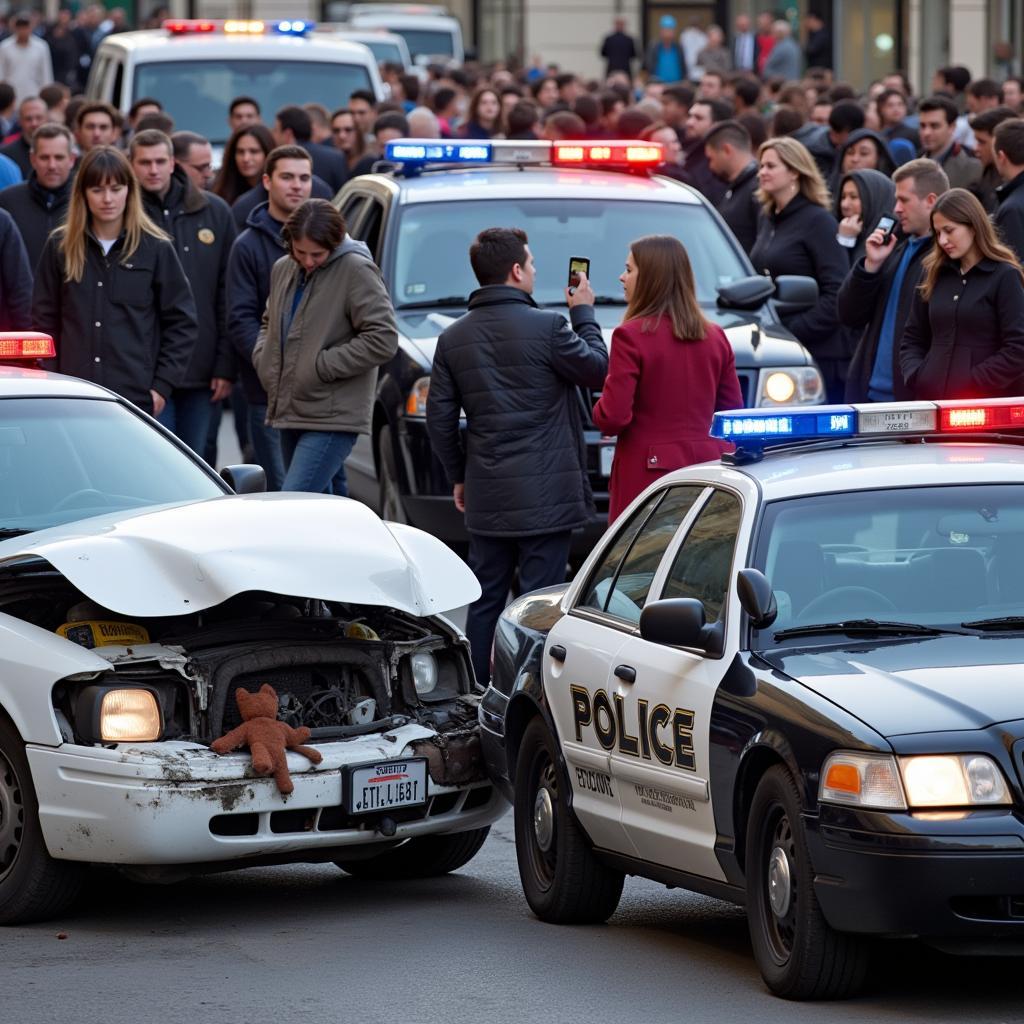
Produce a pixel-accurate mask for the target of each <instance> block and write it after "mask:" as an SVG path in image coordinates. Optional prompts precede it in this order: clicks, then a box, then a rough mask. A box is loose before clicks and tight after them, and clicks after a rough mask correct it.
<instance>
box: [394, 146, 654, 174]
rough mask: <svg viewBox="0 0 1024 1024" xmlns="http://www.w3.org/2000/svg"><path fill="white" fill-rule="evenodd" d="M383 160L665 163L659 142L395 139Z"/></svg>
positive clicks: (416, 163)
mask: <svg viewBox="0 0 1024 1024" xmlns="http://www.w3.org/2000/svg"><path fill="white" fill-rule="evenodd" d="M384 159H385V160H389V161H391V162H392V163H399V164H402V165H403V166H405V167H409V168H415V167H425V166H426V165H427V164H488V163H491V164H517V165H522V164H546V165H548V166H552V165H553V166H555V167H609V168H616V169H619V170H634V169H636V170H643V169H645V168H649V167H654V166H656V165H657V164H660V163H662V162H663V161H664V159H665V156H664V151H663V149H662V146H661V144H660V143H650V142H629V141H620V142H603V141H601V142H597V141H581V142H545V141H543V140H538V141H535V142H534V141H531V142H516V141H514V140H509V139H498V140H495V141H490V140H486V139H485V140H482V141H481V140H473V139H467V140H466V141H464V142H461V141H458V140H448V139H395V141H394V142H389V143H388V144H387V145H386V146H385V147H384Z"/></svg>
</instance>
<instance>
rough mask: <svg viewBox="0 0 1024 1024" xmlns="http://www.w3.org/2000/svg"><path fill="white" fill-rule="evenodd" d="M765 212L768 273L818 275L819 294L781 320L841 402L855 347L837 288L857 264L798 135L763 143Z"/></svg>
mask: <svg viewBox="0 0 1024 1024" xmlns="http://www.w3.org/2000/svg"><path fill="white" fill-rule="evenodd" d="M757 159H758V174H757V177H758V183H759V185H760V189H759V191H758V198H759V199H760V201H761V206H762V213H761V219H760V222H759V224H758V231H757V239H756V241H755V242H754V247H753V249H751V250H750V260H751V262H752V263H753V264H754V269H755V270H756V271H757V272H758V273H764V274H767V275H768V276H769V277H773V278H774V277H778V276H779V275H780V274H800V275H803V276H806V277H813V278H814V279H815V280H816V281H817V282H818V301H817V302H816V303H815V304H814V305H813V306H812V307H811V308H810V309H807V310H803V311H801V312H798V313H788V314H783V317H782V322H783V323H784V324H785V325H786V327H788V328H789V329H790V330H791V331H792V332H793V334H795V335H796V337H797V338H798V339H799V340H800V341H801V342H803V344H804V345H806V346H807V347H808V348H809V349H810V350H811V353H812V354H813V356H814V358H815V360H816V361H817V363H818V366H819V367H820V368H821V372H822V374H823V375H824V377H825V390H826V393H827V398H828V401H830V402H842V400H843V390H844V381H845V380H846V371H847V366H848V364H849V361H850V355H851V353H850V352H849V351H848V350H847V345H846V342H845V340H844V337H843V334H842V332H841V331H840V330H839V314H838V312H837V310H836V296H837V295H838V294H839V286H840V285H841V284H842V283H843V278H844V277H845V276H846V273H847V271H848V270H849V269H850V261H849V259H848V257H847V255H846V252H845V251H844V250H843V248H842V247H841V246H840V245H839V243H838V242H837V241H836V230H837V227H838V225H837V223H836V219H835V217H833V216H832V213H831V205H832V204H831V200H830V199H829V194H828V189H827V188H826V187H825V182H824V180H823V179H822V177H821V172H820V171H819V170H818V166H817V164H816V163H815V162H814V157H812V156H811V154H810V153H809V152H808V150H807V148H806V147H805V146H804V145H803V144H802V143H800V142H797V140H796V139H792V138H789V137H788V136H782V137H780V138H774V139H769V140H768V141H767V142H766V143H764V145H763V146H761V148H760V149H759V150H758V151H757Z"/></svg>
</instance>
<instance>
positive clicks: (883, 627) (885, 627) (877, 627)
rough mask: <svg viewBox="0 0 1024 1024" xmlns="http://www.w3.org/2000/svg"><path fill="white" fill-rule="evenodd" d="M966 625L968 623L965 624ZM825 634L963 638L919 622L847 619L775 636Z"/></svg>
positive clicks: (777, 637) (778, 638)
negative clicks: (945, 635) (954, 636)
mask: <svg viewBox="0 0 1024 1024" xmlns="http://www.w3.org/2000/svg"><path fill="white" fill-rule="evenodd" d="M964 625H966V623H964ZM824 633H842V634H844V635H845V636H942V635H943V634H950V633H952V634H955V635H957V636H963V635H964V634H962V633H961V632H960V631H959V630H957V629H943V628H942V627H941V626H922V625H921V624H920V623H919V622H885V621H883V622H879V621H878V620H877V619H847V620H846V621H845V622H816V623H814V624H813V625H810V626H791V627H790V628H789V629H780V630H779V632H778V633H775V634H774V638H775V639H776V640H787V639H789V637H792V636H819V635H821V634H824Z"/></svg>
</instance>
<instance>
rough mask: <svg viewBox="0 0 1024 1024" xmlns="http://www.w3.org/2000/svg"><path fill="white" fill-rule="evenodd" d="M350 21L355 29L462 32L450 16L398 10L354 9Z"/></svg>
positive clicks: (350, 12)
mask: <svg viewBox="0 0 1024 1024" xmlns="http://www.w3.org/2000/svg"><path fill="white" fill-rule="evenodd" d="M348 20H349V24H350V25H352V27H353V28H362V27H364V26H366V25H384V26H390V25H396V26H401V27H402V28H424V29H436V30H438V31H440V32H444V31H450V30H452V29H457V30H459V31H460V32H461V30H462V26H461V25H460V24H459V20H458V18H454V17H452V16H451V15H448V14H410V13H408V12H405V11H397V10H396V11H359V10H358V8H352V9H351V10H350V11H349V18H348Z"/></svg>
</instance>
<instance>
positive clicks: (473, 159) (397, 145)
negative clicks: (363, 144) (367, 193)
mask: <svg viewBox="0 0 1024 1024" xmlns="http://www.w3.org/2000/svg"><path fill="white" fill-rule="evenodd" d="M493 157H494V147H493V145H492V144H491V143H490V142H480V141H477V140H469V139H467V140H466V141H465V142H449V141H447V140H445V139H395V141H394V142H389V143H388V144H387V145H386V146H385V147H384V159H385V160H389V161H391V162H392V163H396V164H405V165H413V166H416V165H426V164H489V163H490V162H491V160H492V159H493Z"/></svg>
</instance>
